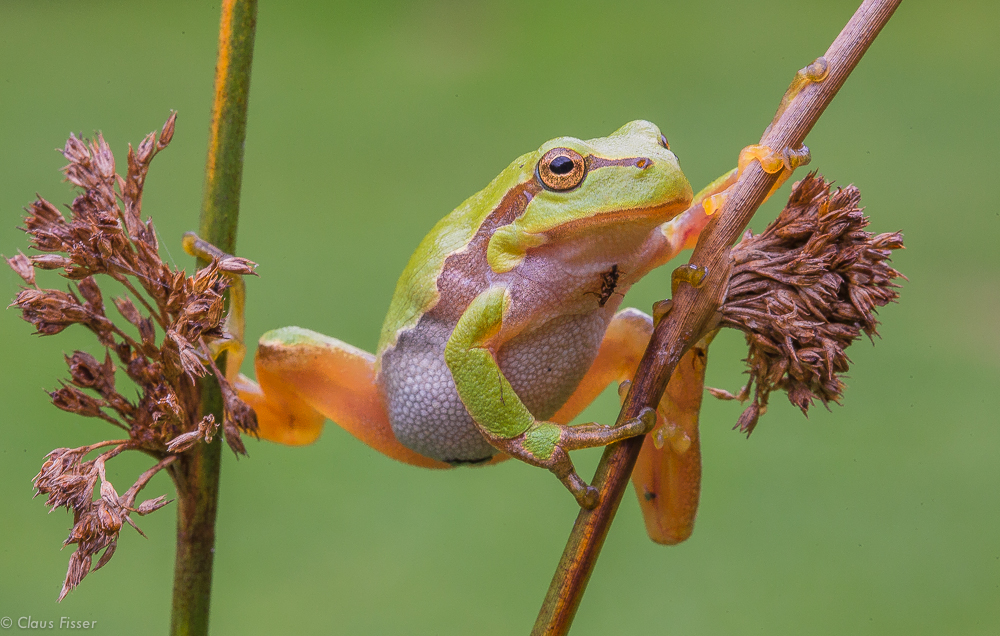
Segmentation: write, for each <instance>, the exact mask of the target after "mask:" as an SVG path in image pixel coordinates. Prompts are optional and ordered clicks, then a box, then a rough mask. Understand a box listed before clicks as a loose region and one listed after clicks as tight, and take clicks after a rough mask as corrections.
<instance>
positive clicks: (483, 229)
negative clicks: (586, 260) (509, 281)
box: [427, 179, 542, 320]
mask: <svg viewBox="0 0 1000 636" xmlns="http://www.w3.org/2000/svg"><path fill="white" fill-rule="evenodd" d="M541 190H542V186H541V184H539V183H538V180H537V179H530V180H528V181H525V182H524V183H521V184H519V185H517V186H515V187H513V188H511V189H510V191H508V192H507V194H505V195H504V197H503V199H501V200H500V203H498V204H497V206H496V207H495V208H493V211H492V212H490V213H489V215H487V217H486V218H485V219H484V220H483V222H482V224H481V225H480V226H479V229H478V230H477V231H476V234H475V235H474V236H473V237H472V240H470V241H469V244H468V245H467V246H466V248H465V249H463V250H462V251H461V252H457V253H455V254H452V255H451V256H449V257H448V258H446V259H445V261H444V267H443V268H442V270H441V274H440V275H439V276H438V282H437V288H438V294H439V295H440V296H439V297H440V298H447V299H448V300H449V306H447V307H445V306H443V305H442V304H441V303H438V304H437V305H436V306H435V307H434V308H433V309H431V310H430V311H429V312H428V313H427V315H428V317H431V318H437V319H445V318H447V319H453V320H458V317H459V316H461V315H462V312H463V311H465V308H466V307H468V305H469V303H471V302H472V300H473V299H474V298H475V297H476V296H477V295H479V294H480V293H481V292H482V291H483V290H485V289H486V287H487V285H489V281H488V278H487V276H488V274H489V272H490V271H491V270H490V265H489V263H488V262H487V261H486V248H487V246H488V244H489V241H490V237H491V236H493V232H494V231H495V230H496V229H497V228H499V227H502V226H504V225H510V224H511V223H513V222H514V221H515V220H516V219H517V218H518V217H520V216H521V215H522V214H524V211H525V210H527V209H528V203H530V202H531V200H532V199H533V198H535V195H536V194H538V193H539V192H540V191H541Z"/></svg>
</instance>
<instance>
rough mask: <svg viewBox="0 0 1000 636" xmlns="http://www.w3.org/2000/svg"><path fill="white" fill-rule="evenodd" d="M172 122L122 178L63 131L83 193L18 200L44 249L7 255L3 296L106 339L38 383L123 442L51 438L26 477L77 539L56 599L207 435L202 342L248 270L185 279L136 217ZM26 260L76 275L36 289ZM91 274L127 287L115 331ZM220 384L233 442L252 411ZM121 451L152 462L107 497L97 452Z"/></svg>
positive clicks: (150, 507)
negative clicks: (61, 202) (69, 514)
mask: <svg viewBox="0 0 1000 636" xmlns="http://www.w3.org/2000/svg"><path fill="white" fill-rule="evenodd" d="M175 122H176V114H175V113H174V114H171V116H170V118H169V119H168V120H167V122H166V123H165V124H164V125H163V128H162V130H161V131H160V134H159V138H158V139H157V136H156V135H155V134H153V133H150V134H149V135H147V136H146V137H145V138H144V139H143V140H142V142H141V143H140V144H139V145H138V147H137V148H135V149H133V148H132V147H131V146H130V147H129V152H128V155H127V171H126V173H125V174H124V175H118V174H116V173H115V158H114V156H113V154H112V153H111V149H110V147H109V146H108V144H107V143H106V142H105V140H104V138H103V136H101V135H100V134H98V135H97V137H96V139H93V140H91V141H85V140H81V139H78V138H77V137H76V136H73V135H70V138H69V139H68V140H67V142H66V145H65V147H64V148H63V150H62V153H63V155H64V156H65V157H66V159H67V160H68V162H69V163H68V165H66V166H65V167H64V168H63V172H64V174H65V176H66V179H67V180H68V181H69V182H71V183H73V184H74V185H76V186H77V187H79V188H80V189H81V192H80V193H79V194H78V195H77V196H76V198H75V199H74V200H73V202H72V205H71V206H70V213H71V214H70V217H69V219H67V218H66V217H64V216H63V214H62V213H61V212H60V211H59V210H58V209H57V208H56V207H55V206H53V205H52V204H51V203H49V202H48V201H46V200H45V199H42V198H41V197H38V198H37V199H36V200H35V201H34V202H33V203H32V204H31V205H30V206H29V208H28V210H27V212H28V215H27V217H26V218H25V220H24V226H25V230H26V231H27V233H28V235H29V239H30V242H31V246H32V247H33V248H35V249H36V250H38V251H40V252H43V254H41V255H38V256H32V257H27V256H25V255H24V254H22V253H19V254H18V255H17V256H14V257H13V258H10V259H7V262H8V264H9V265H10V266H11V267H12V268H13V269H14V271H15V272H17V274H18V275H19V276H20V277H21V278H22V280H24V281H25V283H26V284H27V285H29V286H30V287H29V288H26V289H22V290H21V292H20V293H19V294H18V295H17V298H16V299H15V301H14V303H13V304H14V305H15V306H17V307H18V308H19V309H20V310H21V315H22V317H23V318H24V319H25V320H26V321H28V322H30V323H31V324H32V325H34V327H35V329H36V331H37V333H39V334H41V335H52V334H55V333H58V332H60V331H62V330H63V329H65V328H66V327H68V326H69V325H72V324H81V325H83V326H85V327H87V328H88V329H89V330H91V331H92V332H93V333H94V334H95V335H96V336H97V338H98V341H99V342H100V343H101V345H103V346H104V347H105V348H106V352H105V358H104V362H103V363H102V362H98V360H97V359H96V358H95V357H94V356H92V355H90V354H88V353H85V352H82V351H76V352H74V353H73V354H72V355H71V356H68V357H66V362H67V365H68V366H69V370H70V384H66V383H64V384H63V385H62V386H61V387H59V388H58V389H56V390H55V391H53V392H51V393H50V396H51V398H52V401H53V403H54V404H55V405H56V406H57V407H59V408H60V409H63V410H65V411H69V412H73V413H78V414H80V415H84V416H88V417H97V418H100V419H102V420H104V421H106V422H109V423H111V424H114V425H116V426H118V427H120V428H122V429H124V430H125V431H126V432H127V435H128V438H127V439H125V440H114V441H108V442H100V443H97V444H94V445H91V446H84V447H80V448H77V449H66V448H60V449H56V450H54V451H52V452H51V453H49V455H48V456H47V457H46V459H45V462H44V463H43V465H42V467H41V470H40V471H39V473H38V475H36V476H35V478H34V480H33V483H34V486H35V491H36V495H37V494H45V495H46V505H48V506H49V507H50V508H53V509H54V508H56V507H61V506H65V507H66V508H68V509H70V510H72V511H73V517H74V523H73V527H72V529H71V530H70V533H69V536H68V537H67V539H66V541H65V544H66V545H69V544H77V548H76V551H75V552H74V553H73V555H72V556H71V557H70V563H69V568H68V570H67V574H66V580H65V582H64V584H63V589H62V592H61V593H60V597H59V598H60V599H62V598H63V597H65V595H66V594H67V593H68V592H69V591H70V590H71V589H73V588H74V587H75V586H76V585H78V584H79V583H80V581H81V580H83V578H84V577H85V576H86V575H87V573H88V572H90V571H91V562H92V559H93V557H95V556H97V555H98V554H100V553H101V552H102V551H103V555H101V556H100V560H99V561H98V563H97V565H96V567H95V568H94V569H97V568H100V567H102V566H103V565H104V564H106V563H107V562H108V561H109V560H110V559H111V557H112V555H114V553H115V550H116V548H117V545H118V534H119V532H120V531H121V528H122V526H123V525H124V524H125V523H128V524H129V525H131V526H133V527H134V528H135V529H136V530H137V531H138V532H140V534H141V533H142V531H141V530H139V528H138V527H137V526H136V525H135V523H134V522H133V520H132V519H131V517H130V514H131V513H133V512H134V513H136V514H139V515H145V514H149V513H151V512H153V511H155V510H157V509H159V508H161V507H163V506H164V505H166V504H167V503H169V502H167V501H166V499H165V498H164V497H162V496H161V497H156V498H154V499H149V500H146V501H144V502H143V503H142V504H140V505H139V507H138V508H133V507H132V504H133V502H134V501H135V498H136V495H137V494H138V492H139V491H140V490H141V489H142V488H143V487H144V486H145V485H146V483H148V481H149V480H150V479H151V478H152V476H153V475H154V474H155V473H156V472H158V471H159V470H162V469H163V468H164V467H166V466H167V465H169V464H170V463H171V462H173V461H174V460H175V459H176V457H177V455H176V453H181V452H183V451H184V450H186V449H188V448H190V447H191V446H193V445H195V444H196V443H199V442H200V441H205V442H210V441H211V440H212V438H213V436H214V435H215V434H216V433H217V430H218V427H219V423H217V422H216V421H215V418H213V417H212V416H211V415H208V416H205V417H204V418H202V417H201V416H200V414H199V408H200V395H199V392H198V390H197V388H196V386H195V384H194V380H195V379H196V378H197V377H199V376H202V375H204V374H205V373H206V368H205V365H206V364H209V366H211V367H212V368H213V371H215V372H216V373H217V372H218V370H217V369H215V365H214V363H212V362H211V361H210V360H209V358H208V356H207V352H208V351H209V348H208V347H207V346H206V344H205V339H206V338H209V339H223V338H225V337H226V334H225V333H224V329H223V324H222V323H223V319H224V316H223V311H224V308H223V293H224V292H225V290H226V288H227V286H228V284H229V280H230V278H231V274H234V273H235V274H241V275H242V274H250V273H253V268H254V267H255V265H254V264H253V263H251V262H250V261H248V260H246V259H242V258H236V257H227V258H224V259H221V262H216V263H212V264H211V265H210V266H209V267H207V268H204V269H202V270H200V271H198V272H196V273H195V274H194V275H193V276H190V277H189V276H187V275H186V274H185V273H184V272H183V271H174V270H172V269H171V268H170V267H169V266H168V265H167V264H166V263H164V262H163V260H162V259H161V258H160V256H159V243H158V240H157V237H156V232H155V229H154V226H153V223H152V220H149V219H147V220H146V221H145V222H144V221H142V218H141V205H142V194H143V188H144V185H145V182H146V177H147V174H148V170H149V166H150V162H151V161H152V159H153V157H155V156H156V154H157V153H158V152H159V151H160V150H163V149H164V148H165V147H166V146H167V144H169V143H170V140H171V138H172V137H173V134H174V125H175ZM36 269H42V270H45V269H51V270H62V271H61V272H60V274H61V275H62V276H63V277H65V278H68V279H70V280H74V281H78V282H77V283H76V284H75V285H71V287H70V290H69V292H64V291H60V290H55V289H40V288H38V287H36V286H35V276H36V273H37V272H36ZM99 274H100V275H106V276H108V277H110V278H113V279H114V280H115V281H116V282H117V283H118V284H120V285H122V286H124V287H125V288H126V289H127V292H128V295H127V296H122V297H118V298H115V299H114V303H115V306H116V307H117V309H118V312H119V313H120V314H121V316H122V317H123V318H124V319H125V321H127V322H128V323H129V324H130V325H131V326H132V327H134V330H133V329H132V328H131V327H126V328H124V329H122V328H120V327H119V326H118V325H116V324H115V323H113V322H112V321H111V320H110V319H109V317H108V316H107V315H106V314H105V309H104V297H103V293H102V291H101V288H100V287H99V285H98V282H97V280H96V278H95V277H96V276H97V275H99ZM119 322H120V321H119ZM157 326H158V327H159V328H157ZM135 331H138V339H136V337H135V336H134V334H135ZM158 333H159V334H160V339H159V341H158V340H157V334H158ZM130 334H131V335H130ZM203 351H204V352H206V353H203ZM112 352H113V354H114V355H115V356H117V357H118V360H119V361H120V363H121V364H120V365H119V368H120V369H122V370H124V372H125V373H126V374H127V375H128V377H129V378H130V379H131V380H132V381H133V382H134V383H135V384H136V386H137V388H138V389H139V392H140V395H139V398H138V400H137V401H136V402H135V403H133V402H130V401H129V400H127V399H126V398H125V397H124V396H122V395H121V394H120V393H118V391H117V389H116V382H115V372H116V368H115V365H114V364H113V362H112V358H111V356H112ZM225 386H226V391H227V392H226V393H225V409H226V416H225V418H224V432H225V434H226V438H227V441H228V442H229V444H230V445H231V446H232V447H233V448H234V450H236V449H238V450H240V451H242V452H244V453H245V449H244V448H243V447H242V442H241V441H240V439H239V431H240V430H241V429H242V430H244V431H247V432H253V431H255V430H256V420H255V418H254V415H253V412H252V410H250V409H249V407H248V406H247V405H246V404H245V403H244V402H242V401H241V400H240V399H239V397H238V396H237V394H236V393H235V392H234V391H233V390H232V389H231V388H230V387H229V386H228V384H226V385H225ZM107 446H113V448H112V449H111V450H108V451H106V452H104V453H103V454H101V455H100V456H99V457H97V458H96V459H93V460H89V461H86V460H85V458H86V456H87V455H88V454H89V453H91V452H93V451H95V450H97V449H99V448H104V447H107ZM126 450H140V451H143V452H144V453H146V454H149V455H152V456H154V457H158V458H159V461H158V462H157V463H156V464H155V465H154V466H153V467H152V468H150V469H149V470H147V471H146V472H144V473H143V474H142V475H141V476H140V477H139V478H138V479H137V480H136V482H135V483H134V484H133V485H132V487H130V488H129V489H128V490H127V491H126V492H125V493H124V494H123V495H121V496H119V495H118V492H117V491H116V489H115V487H114V486H113V485H112V484H111V482H110V481H108V480H107V478H106V474H105V462H106V461H108V460H110V459H111V458H113V457H115V456H116V455H118V454H120V453H121V452H124V451H126ZM98 485H99V490H98V492H99V495H98V497H97V499H95V498H94V496H95V489H98Z"/></svg>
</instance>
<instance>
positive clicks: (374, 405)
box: [236, 327, 449, 468]
mask: <svg viewBox="0 0 1000 636" xmlns="http://www.w3.org/2000/svg"><path fill="white" fill-rule="evenodd" d="M254 366H255V369H256V371H257V382H259V384H256V383H254V382H253V381H251V380H249V379H248V378H246V377H244V376H240V377H239V380H238V381H237V382H236V388H237V390H238V391H239V394H240V397H241V398H243V399H244V400H245V401H246V402H247V404H249V405H250V406H251V407H252V408H253V409H254V411H256V413H257V423H258V427H259V433H260V436H261V437H263V438H264V439H268V440H271V441H274V442H280V443H282V444H291V445H301V444H309V443H311V442H313V441H315V440H316V438H318V437H319V435H320V433H321V432H322V430H323V423H324V422H325V421H326V419H327V418H329V419H331V420H333V421H334V422H336V423H337V424H338V425H340V426H341V427H342V428H344V429H345V430H347V431H348V432H349V433H350V434H351V435H353V436H354V437H356V438H358V439H359V440H361V441H362V442H364V443H365V444H367V445H368V446H371V447H372V448H374V449H375V450H377V451H379V452H380V453H383V454H384V455H388V456H389V457H391V458H393V459H396V460H398V461H401V462H404V463H407V464H413V465H416V466H424V467H427V468H448V467H449V466H448V464H445V463H443V462H439V461H436V460H433V459H430V458H427V457H424V456H423V455H420V454H418V453H415V452H414V451H412V450H410V449H408V448H406V447H405V446H403V445H402V444H401V443H400V442H399V440H397V439H396V437H395V435H393V433H392V428H391V427H390V425H389V418H388V415H387V413H386V410H385V405H384V402H383V400H382V396H381V394H380V392H379V390H378V386H377V385H376V383H375V356H373V355H372V354H370V353H368V352H367V351H362V350H361V349H358V348H356V347H352V346H351V345H348V344H345V343H343V342H341V341H339V340H337V339H335V338H330V337H328V336H324V335H322V334H319V333H316V332H314V331H309V330H308V329H301V328H299V327H285V328H283V329H276V330H274V331H270V332H268V333H266V334H264V335H263V336H262V337H261V339H260V343H259V345H258V349H257V357H256V359H255V361H254Z"/></svg>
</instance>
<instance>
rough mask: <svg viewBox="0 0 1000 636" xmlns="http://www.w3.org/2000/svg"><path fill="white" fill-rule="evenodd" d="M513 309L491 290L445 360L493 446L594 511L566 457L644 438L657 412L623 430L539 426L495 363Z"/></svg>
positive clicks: (466, 318) (465, 320) (462, 324)
mask: <svg viewBox="0 0 1000 636" xmlns="http://www.w3.org/2000/svg"><path fill="white" fill-rule="evenodd" d="M509 304H510V298H509V295H508V292H507V289H506V288H505V287H502V286H495V287H491V288H489V289H488V290H486V291H484V292H483V293H481V294H480V295H479V296H477V297H476V298H475V299H474V300H473V301H472V303H470V305H469V307H468V308H467V309H466V310H465V312H464V313H463V314H462V317H461V318H460V319H459V321H458V324H457V325H456V326H455V329H454V331H453V332H452V334H451V337H450V338H449V339H448V343H447V345H446V347H445V354H444V355H445V362H446V363H447V365H448V369H449V370H450V371H451V374H452V377H453V378H454V380H455V386H456V388H457V389H458V395H459V397H460V398H461V400H462V403H463V404H464V405H465V408H466V410H467V411H468V412H469V415H471V416H472V419H473V421H475V423H476V426H477V427H478V428H479V429H480V432H482V433H483V436H484V437H485V438H486V439H487V440H488V441H489V442H490V444H492V445H493V446H495V447H496V448H498V449H500V450H502V451H504V452H505V453H507V454H509V455H511V456H513V457H516V458H518V459H520V460H522V461H525V462H527V463H529V464H532V465H534V466H539V467H542V468H547V469H549V470H550V471H552V472H553V473H554V474H555V475H556V477H558V478H559V480H560V481H561V482H562V483H563V484H564V485H565V486H566V487H567V488H568V489H569V491H570V492H572V493H573V496H574V497H576V499H577V501H578V502H579V504H580V505H581V506H582V507H584V508H593V507H594V506H595V505H596V504H597V490H596V489H595V488H593V487H592V486H590V485H588V484H587V483H586V482H584V481H583V480H582V479H581V478H580V476H579V475H577V473H576V469H575V468H574V467H573V462H572V461H571V460H570V458H569V455H568V454H567V452H568V451H570V450H575V449H579V448H591V447H594V446H606V445H608V444H611V443H613V442H617V441H620V440H623V439H626V438H628V437H634V436H636V435H641V434H644V433H646V432H648V431H649V430H650V429H651V428H652V427H653V425H654V424H655V422H656V417H655V412H654V411H653V410H652V409H646V410H645V411H644V412H643V413H642V414H641V415H640V416H639V417H637V418H635V419H633V420H629V421H628V422H626V423H625V424H623V425H622V426H619V427H609V426H602V425H600V424H584V425H580V426H566V425H565V424H560V423H557V422H545V421H539V420H536V419H535V417H534V416H533V415H532V414H531V413H530V412H529V411H528V408H527V407H526V406H525V405H524V403H523V402H522V401H521V399H520V398H519V397H518V395H517V394H516V393H515V392H514V390H513V388H512V387H511V385H510V382H508V380H507V378H506V377H504V374H503V372H502V371H501V370H500V367H499V365H498V364H497V360H496V350H497V349H498V348H499V346H500V344H502V343H501V342H499V338H498V335H499V334H500V332H501V328H502V327H503V320H504V316H505V314H506V313H507V310H508V307H509Z"/></svg>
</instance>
